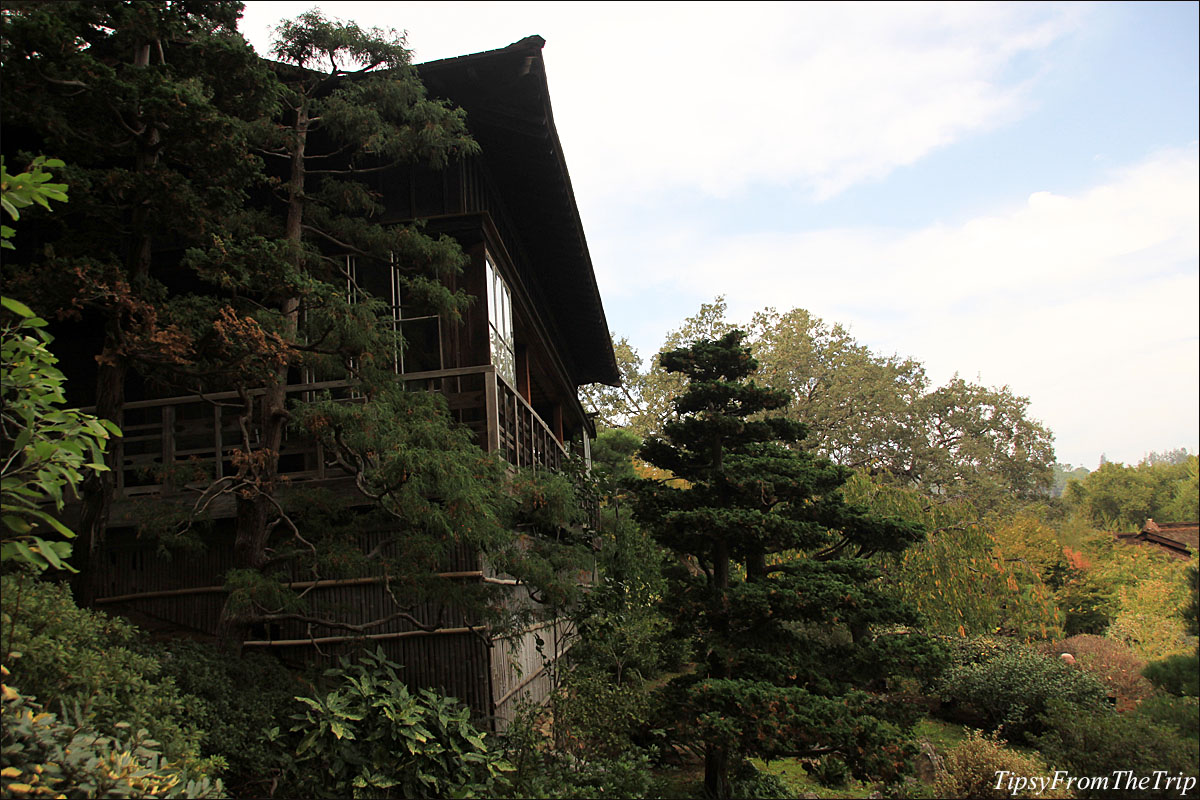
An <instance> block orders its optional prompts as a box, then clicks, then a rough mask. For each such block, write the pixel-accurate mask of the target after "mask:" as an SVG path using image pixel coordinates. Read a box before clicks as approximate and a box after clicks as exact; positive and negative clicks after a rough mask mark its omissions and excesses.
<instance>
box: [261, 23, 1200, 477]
mask: <svg viewBox="0 0 1200 800" xmlns="http://www.w3.org/2000/svg"><path fill="white" fill-rule="evenodd" d="M246 7H247V8H246V14H245V17H244V19H243V25H242V30H243V32H244V33H245V34H246V35H247V37H248V38H249V39H250V40H251V42H252V43H253V44H254V45H255V47H256V48H258V49H259V51H260V52H264V53H265V52H266V50H267V48H268V46H269V42H270V30H271V27H272V26H273V25H275V24H277V23H278V21H279V20H280V19H282V18H285V17H294V16H296V15H297V14H299V13H302V12H303V11H306V10H308V9H309V8H311V7H313V6H312V4H311V3H293V2H253V1H252V2H248V3H247V4H246ZM320 8H321V9H322V10H323V11H324V12H325V13H326V14H327V15H328V16H332V17H338V18H341V19H351V20H354V21H356V22H358V23H359V24H361V25H364V26H381V27H389V28H398V29H402V30H407V32H408V42H409V45H410V46H411V47H412V48H413V49H414V50H415V56H416V60H418V61H425V60H431V59H436V58H445V57H449V56H455V55H462V54H464V53H470V52H478V51H481V50H490V49H494V48H497V47H502V46H504V45H506V44H509V43H510V42H513V41H516V40H518V39H521V38H523V37H525V36H528V35H531V34H535V33H536V34H539V35H541V36H543V37H544V38H545V39H546V40H547V44H546V48H545V51H544V54H545V59H546V65H547V74H548V80H549V83H550V89H551V97H552V101H553V104H554V113H555V120H556V123H557V125H558V129H559V135H560V137H561V139H562V142H563V147H564V150H565V151H566V155H567V161H568V165H569V167H570V170H571V176H572V180H573V183H574V187H575V193H576V198H577V200H578V202H579V206H580V210H581V213H582V216H583V222H584V227H585V230H586V232H587V236H588V241H589V245H590V248H591V251H592V259H593V262H594V263H595V265H596V271H597V279H598V281H599V284H600V289H601V294H602V295H603V297H604V301H605V308H606V311H607V314H608V320H609V324H610V326H611V328H612V329H613V331H614V332H615V333H616V334H617V335H621V336H626V337H628V338H629V339H630V341H631V342H632V343H633V344H634V346H635V347H637V348H638V350H639V351H640V352H641V353H642V355H643V356H645V357H649V356H650V355H651V354H653V353H654V352H655V351H656V350H657V349H658V347H659V345H660V344H661V343H662V340H663V339H664V338H665V336H666V334H667V333H668V332H669V331H670V330H672V329H673V328H676V327H678V325H679V324H680V323H681V322H682V321H683V320H684V318H686V317H687V316H689V315H691V314H693V313H695V312H696V310H697V309H698V308H699V306H700V304H701V303H703V302H710V301H711V300H712V299H713V298H714V297H715V296H717V295H724V296H725V297H726V300H727V302H728V305H729V310H730V318H731V319H732V320H734V321H737V320H748V319H749V317H750V316H751V314H752V313H753V312H755V311H757V310H760V309H762V308H764V307H767V306H773V307H775V308H778V309H779V310H780V311H784V310H787V309H790V308H793V307H803V308H807V309H808V310H810V311H811V312H812V313H814V314H816V315H818V316H820V317H822V318H824V319H825V320H826V321H827V322H830V323H832V322H840V323H842V324H843V325H846V326H848V327H849V328H850V329H851V331H852V332H853V333H854V335H856V336H857V337H858V338H859V339H860V340H861V341H863V342H864V343H865V344H868V345H870V346H871V347H872V348H874V349H875V350H876V351H878V352H882V353H898V354H900V355H903V356H912V357H914V358H916V359H918V360H920V361H922V362H923V363H925V364H926V366H927V368H928V370H929V373H930V375H931V377H932V378H933V379H934V380H936V381H938V382H942V381H944V380H946V379H947V378H949V377H950V376H951V375H952V374H954V373H955V372H958V373H961V374H962V375H963V376H964V377H966V378H968V379H971V380H980V381H982V382H983V383H986V384H988V385H993V386H999V385H1007V386H1009V387H1010V388H1011V389H1013V390H1014V391H1015V392H1016V393H1018V394H1021V395H1024V396H1027V397H1029V398H1030V400H1031V409H1032V414H1033V416H1035V417H1036V418H1038V419H1040V420H1041V421H1043V422H1044V423H1045V424H1046V425H1048V426H1049V427H1050V428H1051V430H1053V431H1054V432H1055V434H1056V439H1057V451H1058V457H1059V460H1060V461H1063V462H1068V463H1073V464H1076V465H1083V466H1087V467H1089V468H1095V466H1096V465H1097V463H1098V461H1099V458H1100V455H1101V453H1104V454H1106V455H1107V457H1108V458H1109V459H1110V460H1115V461H1124V462H1126V463H1136V462H1137V461H1138V460H1139V459H1141V458H1142V457H1143V456H1144V455H1145V454H1146V453H1147V452H1148V451H1150V450H1165V449H1169V448H1173V447H1181V446H1182V447H1188V448H1190V449H1191V450H1192V451H1193V452H1195V451H1196V450H1197V449H1198V448H1200V422H1198V418H1200V366H1198V365H1200V346H1198V335H1197V334H1198V330H1200V299H1198V298H1200V266H1198V263H1200V256H1198V252H1200V203H1198V200H1197V197H1198V196H1200V179H1198V174H1200V166H1198V145H1197V141H1198V139H1200V124H1198V116H1200V101H1198V98H1200V88H1198V75H1200V47H1198V34H1197V31H1198V30H1200V20H1198V13H1197V11H1198V8H1200V5H1198V4H1197V3H1130V4H1123V3H1104V4H1085V3H1067V4H1052V3H1018V4H1003V3H989V4H968V3H953V4H930V3H921V4H882V3H875V4H864V5H857V4H819V3H795V4H792V3H739V4H737V5H736V6H731V5H729V4H725V3H598V4H593V3H501V2H492V3H398V2H369V3H357V2H326V3H323V4H320Z"/></svg>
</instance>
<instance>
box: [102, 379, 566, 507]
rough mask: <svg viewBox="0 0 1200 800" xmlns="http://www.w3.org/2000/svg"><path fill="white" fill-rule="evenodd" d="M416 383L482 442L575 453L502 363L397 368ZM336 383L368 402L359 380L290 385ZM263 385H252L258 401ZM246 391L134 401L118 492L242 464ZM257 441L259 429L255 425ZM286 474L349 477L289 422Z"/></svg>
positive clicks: (202, 479)
mask: <svg viewBox="0 0 1200 800" xmlns="http://www.w3.org/2000/svg"><path fill="white" fill-rule="evenodd" d="M397 379H398V380H401V381H404V382H405V383H406V384H407V385H408V386H409V387H410V388H412V389H417V390H427V391H439V392H441V393H443V394H444V395H445V396H446V400H447V402H448V405H449V407H450V411H451V414H452V415H453V416H454V417H455V418H456V419H457V420H458V421H460V422H461V423H463V424H465V425H467V426H469V427H470V428H471V429H472V430H474V431H475V434H476V437H477V440H478V442H479V445H480V446H481V447H482V448H483V449H484V450H486V451H488V452H492V453H498V454H499V455H500V457H501V458H503V459H504V460H505V461H507V462H508V463H509V464H511V465H512V466H513V467H533V468H546V469H552V470H557V469H560V468H561V467H562V464H563V459H564V458H565V456H566V449H565V447H564V446H563V443H562V442H560V441H559V440H558V438H557V437H556V436H555V435H554V433H553V431H552V430H551V429H550V426H549V425H547V424H546V421H545V420H543V419H542V418H541V417H540V416H539V415H538V414H537V412H536V411H534V410H533V407H532V406H530V405H529V403H528V402H526V401H525V398H523V397H522V396H521V395H520V394H519V393H518V392H517V391H516V390H515V389H514V388H513V387H512V386H510V385H509V384H508V382H507V381H505V380H504V378H502V377H500V376H499V375H498V374H497V373H496V369H495V367H493V366H491V365H484V366H478V367H464V368H459V369H448V370H437V371H432V372H420V373H409V374H405V375H399V376H397ZM325 392H328V393H329V394H330V395H331V396H332V397H333V398H334V399H335V400H339V401H342V402H347V403H353V402H361V399H362V398H361V395H358V394H357V392H356V391H355V385H354V384H353V383H352V382H350V381H323V382H319V383H305V384H294V385H290V386H288V387H287V395H288V400H289V401H293V400H295V401H299V402H307V401H310V400H312V399H313V398H315V397H316V396H317V395H318V393H320V394H324V393H325ZM262 394H263V390H256V391H252V392H250V397H251V401H252V402H256V401H257V398H259V397H261V396H262ZM242 410H243V409H242V407H241V404H240V400H239V396H238V394H237V393H236V392H218V393H213V394H205V395H204V396H203V397H201V396H199V395H187V396H182V397H170V398H163V399H158V400H143V401H135V402H130V403H126V404H125V407H124V409H123V411H122V414H121V418H120V419H118V420H116V423H117V424H118V425H119V426H120V427H121V430H122V432H123V433H124V436H123V437H121V438H119V439H117V440H116V441H115V442H114V443H113V445H112V447H113V450H114V455H115V458H116V464H117V466H116V467H115V469H114V472H115V477H116V483H117V493H118V495H121V496H126V497H130V496H134V495H139V494H151V493H154V494H157V493H164V492H173V491H179V490H183V489H188V488H199V487H202V486H205V485H207V484H208V483H209V482H210V481H213V480H216V479H217V478H220V477H222V476H224V475H230V474H232V473H234V472H235V471H236V470H235V468H234V466H233V455H234V453H235V452H236V451H238V450H240V449H241V446H242V434H241V428H240V426H239V421H238V420H239V415H240V414H241V413H242ZM250 437H251V440H252V442H254V443H257V441H258V432H257V430H255V429H254V428H253V427H252V428H251V429H250ZM279 471H280V474H282V475H286V476H287V477H288V479H289V480H292V481H301V480H325V479H330V478H338V477H342V476H343V473H342V471H341V470H340V469H338V468H337V467H336V466H332V465H331V460H330V461H329V462H327V459H326V457H325V453H324V451H323V449H322V447H321V445H320V443H319V442H316V441H314V440H313V439H311V438H310V437H307V436H303V435H299V434H297V433H296V432H294V431H289V432H288V434H287V435H286V438H285V440H284V444H283V447H282V448H281V451H280V454H279Z"/></svg>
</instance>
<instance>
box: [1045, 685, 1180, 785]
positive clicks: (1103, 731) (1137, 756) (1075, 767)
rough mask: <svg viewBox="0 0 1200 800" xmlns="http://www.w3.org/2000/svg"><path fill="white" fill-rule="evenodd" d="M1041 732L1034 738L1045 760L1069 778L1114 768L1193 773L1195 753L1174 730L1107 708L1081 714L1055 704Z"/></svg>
mask: <svg viewBox="0 0 1200 800" xmlns="http://www.w3.org/2000/svg"><path fill="white" fill-rule="evenodd" d="M1042 725H1043V727H1044V729H1045V733H1044V734H1042V735H1041V736H1038V737H1036V738H1035V740H1034V742H1035V744H1036V746H1037V748H1038V749H1039V750H1040V751H1041V752H1042V754H1043V755H1044V756H1045V757H1046V760H1047V761H1049V762H1051V763H1053V764H1055V765H1056V766H1057V768H1059V769H1065V770H1067V771H1068V772H1069V773H1070V774H1073V775H1106V774H1109V773H1111V772H1112V769H1113V765H1115V764H1119V765H1120V768H1121V769H1123V770H1130V771H1132V772H1133V774H1134V775H1150V774H1153V773H1154V772H1155V771H1156V770H1165V771H1166V774H1168V775H1176V774H1180V773H1181V774H1184V775H1195V774H1196V764H1197V763H1198V762H1200V749H1198V743H1197V742H1196V741H1195V740H1191V741H1189V740H1187V739H1185V738H1184V737H1183V736H1181V735H1180V734H1179V733H1178V731H1177V730H1176V729H1173V728H1171V727H1167V726H1164V725H1161V724H1158V723H1157V722H1155V721H1154V720H1153V719H1151V718H1150V717H1148V716H1146V715H1142V714H1136V713H1133V714H1130V713H1126V714H1117V713H1116V712H1113V711H1111V710H1107V711H1106V710H1091V711H1089V710H1081V709H1079V708H1078V707H1074V706H1071V705H1069V704H1066V703H1062V702H1059V701H1054V702H1052V703H1049V704H1048V705H1047V709H1046V712H1045V715H1044V717H1043V720H1042ZM1080 796H1081V797H1129V798H1142V797H1154V796H1158V797H1166V796H1174V797H1178V796H1179V792H1178V789H1174V790H1165V791H1164V790H1159V791H1157V792H1155V791H1153V787H1150V788H1148V789H1147V788H1139V789H1134V788H1130V789H1127V790H1126V789H1116V788H1112V787H1109V788H1104V787H1094V788H1091V789H1085V790H1081V791H1080Z"/></svg>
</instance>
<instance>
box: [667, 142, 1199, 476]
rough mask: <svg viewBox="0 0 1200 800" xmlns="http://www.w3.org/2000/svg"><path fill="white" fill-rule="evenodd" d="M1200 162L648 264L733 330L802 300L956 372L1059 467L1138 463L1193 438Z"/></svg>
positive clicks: (885, 347) (717, 246) (1187, 157)
mask: <svg viewBox="0 0 1200 800" xmlns="http://www.w3.org/2000/svg"><path fill="white" fill-rule="evenodd" d="M1198 152H1200V150H1198V148H1197V146H1196V145H1195V144H1193V145H1192V146H1190V147H1188V148H1184V149H1181V150H1171V151H1164V152H1162V153H1159V154H1158V155H1156V156H1154V157H1153V158H1150V159H1148V160H1146V161H1144V162H1143V163H1141V164H1138V165H1136V166H1133V167H1129V168H1126V169H1124V170H1122V171H1120V172H1116V173H1113V174H1111V175H1110V176H1109V179H1108V180H1107V181H1106V182H1105V183H1103V184H1102V185H1099V186H1096V187H1094V188H1092V189H1090V190H1087V191H1083V192H1080V193H1078V194H1076V195H1072V196H1064V195H1058V194H1053V193H1050V192H1044V191H1037V192H1033V193H1032V194H1031V195H1030V196H1029V199H1028V201H1027V202H1026V203H1025V204H1024V205H1022V206H1020V207H1017V208H1012V209H1007V210H1004V211H1001V212H998V213H995V214H992V215H989V216H985V217H979V218H976V219H971V220H967V221H965V222H963V223H961V224H957V225H952V226H951V225H935V226H930V227H926V228H923V229H920V230H916V231H889V230H879V229H855V228H843V229H838V230H824V231H815V232H805V233H794V234H743V235H738V236H733V237H729V238H724V239H720V238H716V237H713V236H704V235H703V234H702V233H700V232H695V231H694V232H692V233H693V235H694V238H692V239H691V240H690V243H689V244H688V245H687V248H686V249H685V250H682V251H676V254H675V258H674V259H672V260H671V261H666V260H664V261H661V262H658V263H657V264H656V265H655V269H656V271H657V272H658V275H657V277H659V278H660V279H661V280H664V281H666V282H668V284H669V285H670V286H672V287H673V289H674V291H676V292H679V293H683V294H686V295H687V296H689V297H696V296H699V297H707V298H711V297H713V296H715V295H717V294H724V295H726V296H727V298H728V302H729V306H730V313H731V317H733V318H734V319H747V318H749V315H750V314H751V313H752V312H753V311H755V310H757V309H759V308H761V307H762V306H763V305H765V304H767V303H770V304H772V305H775V306H777V307H779V308H780V309H781V310H782V309H786V308H791V307H794V306H801V307H804V308H807V309H809V310H810V311H812V312H814V313H816V314H818V315H820V316H822V317H824V318H825V319H827V320H829V321H831V322H832V321H836V322H842V323H843V324H850V325H851V326H852V330H853V331H854V333H855V335H856V336H858V337H859V338H860V339H861V340H863V341H865V342H867V343H869V344H870V345H871V346H872V347H874V348H875V349H876V350H878V351H882V352H899V353H900V354H901V355H912V356H914V357H916V358H917V359H919V360H921V361H923V362H925V363H926V364H927V365H928V366H929V368H930V371H931V374H932V375H933V376H934V377H935V378H936V379H937V380H939V381H940V380H944V379H945V378H947V377H949V376H950V374H952V373H953V372H955V371H958V372H961V373H962V374H963V375H964V376H965V377H968V378H971V379H975V378H976V377H977V376H978V377H979V378H981V379H982V380H983V381H984V382H985V383H988V384H992V385H998V384H1009V385H1011V386H1012V388H1013V389H1014V390H1015V391H1017V392H1018V393H1019V394H1024V395H1027V396H1029V397H1031V398H1032V400H1033V409H1034V413H1035V415H1038V416H1040V417H1041V418H1042V419H1043V420H1044V421H1045V422H1046V423H1047V424H1049V425H1050V427H1051V428H1052V429H1053V430H1055V431H1056V432H1057V433H1058V436H1059V451H1060V457H1062V458H1065V459H1067V460H1072V459H1073V460H1075V462H1076V463H1079V462H1081V461H1084V460H1086V459H1087V458H1090V459H1091V460H1092V461H1094V457H1098V455H1099V450H1100V449H1107V450H1108V456H1109V458H1110V459H1124V460H1127V461H1136V460H1137V459H1138V458H1140V457H1141V456H1142V455H1144V452H1145V450H1147V449H1164V448H1168V447H1176V446H1180V445H1186V446H1190V447H1193V448H1194V447H1196V442H1197V438H1198V434H1197V413H1196V409H1197V407H1198V405H1200V397H1198V394H1197V386H1198V385H1200V378H1198V366H1197V365H1198V363H1200V351H1198V349H1197V331H1198V330H1200V312H1198V307H1200V304H1198V300H1197V298H1198V296H1200V278H1198V274H1200V270H1198V268H1197V264H1198V259H1200V244H1198V241H1200V222H1198V220H1200V200H1198V198H1200V179H1198V175H1200V158H1198ZM686 239H687V237H678V238H676V239H675V240H674V243H675V244H676V245H678V243H679V242H680V241H684V240H686ZM667 264H673V265H674V267H673V268H671V269H670V271H666V272H664V271H663V270H664V269H666V267H664V265H667ZM677 322H678V320H669V321H668V323H667V324H673V323H677ZM665 327H666V326H664V329H665ZM1101 400H1102V402H1100V401H1101ZM1092 450H1095V453H1094V455H1093V456H1086V454H1087V453H1091V452H1092ZM1090 466H1094V464H1090Z"/></svg>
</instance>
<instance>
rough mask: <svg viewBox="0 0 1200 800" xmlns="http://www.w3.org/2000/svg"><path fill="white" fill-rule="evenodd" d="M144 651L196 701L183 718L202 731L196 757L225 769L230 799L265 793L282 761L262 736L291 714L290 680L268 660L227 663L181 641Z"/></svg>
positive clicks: (252, 656)
mask: <svg viewBox="0 0 1200 800" xmlns="http://www.w3.org/2000/svg"><path fill="white" fill-rule="evenodd" d="M146 652H147V653H149V654H150V655H152V656H154V657H155V658H156V659H157V661H158V663H159V664H160V666H161V669H162V675H163V676H164V677H169V678H171V679H173V680H174V681H175V683H176V684H177V685H178V687H179V689H180V690H181V691H183V692H186V693H187V694H188V695H190V696H192V697H195V698H199V700H200V701H201V702H198V703H193V704H191V705H190V707H189V717H188V719H189V720H190V721H191V722H192V723H193V724H195V725H196V726H197V727H198V728H199V729H200V730H201V732H202V738H201V740H200V747H201V750H202V752H204V753H206V754H208V755H213V756H220V757H221V758H222V759H224V761H225V762H226V764H227V765H228V767H227V771H226V772H225V775H224V778H225V784H226V785H227V786H229V787H230V788H231V790H233V791H234V793H235V794H251V795H262V794H265V793H267V790H268V787H269V782H270V781H271V780H272V779H273V778H274V777H276V776H277V775H278V773H279V771H280V769H282V768H283V766H284V760H283V759H282V758H281V755H282V754H281V753H280V752H279V750H278V748H277V747H276V746H275V745H274V744H273V743H272V742H271V741H269V740H268V739H267V737H266V735H265V732H266V730H267V729H268V728H270V727H271V726H273V725H276V724H278V721H279V720H281V719H287V718H288V717H289V716H290V715H291V714H292V713H293V712H294V711H295V710H297V707H298V704H297V702H296V700H295V695H296V693H297V692H296V690H297V689H298V688H299V687H300V685H301V684H300V683H299V682H298V679H297V678H296V676H294V675H292V673H290V672H289V671H288V670H287V669H286V668H285V667H284V666H283V665H282V664H280V663H279V661H278V660H276V659H275V658H272V657H271V656H268V655H264V654H261V653H247V654H244V655H242V656H241V657H240V658H233V657H230V656H229V655H228V654H226V653H221V652H219V651H218V650H217V649H216V648H215V647H213V646H210V645H206V644H202V643H200V642H195V641H190V640H186V639H175V640H172V641H168V642H161V643H157V644H154V645H151V646H149V647H148V648H147V650H146Z"/></svg>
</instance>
